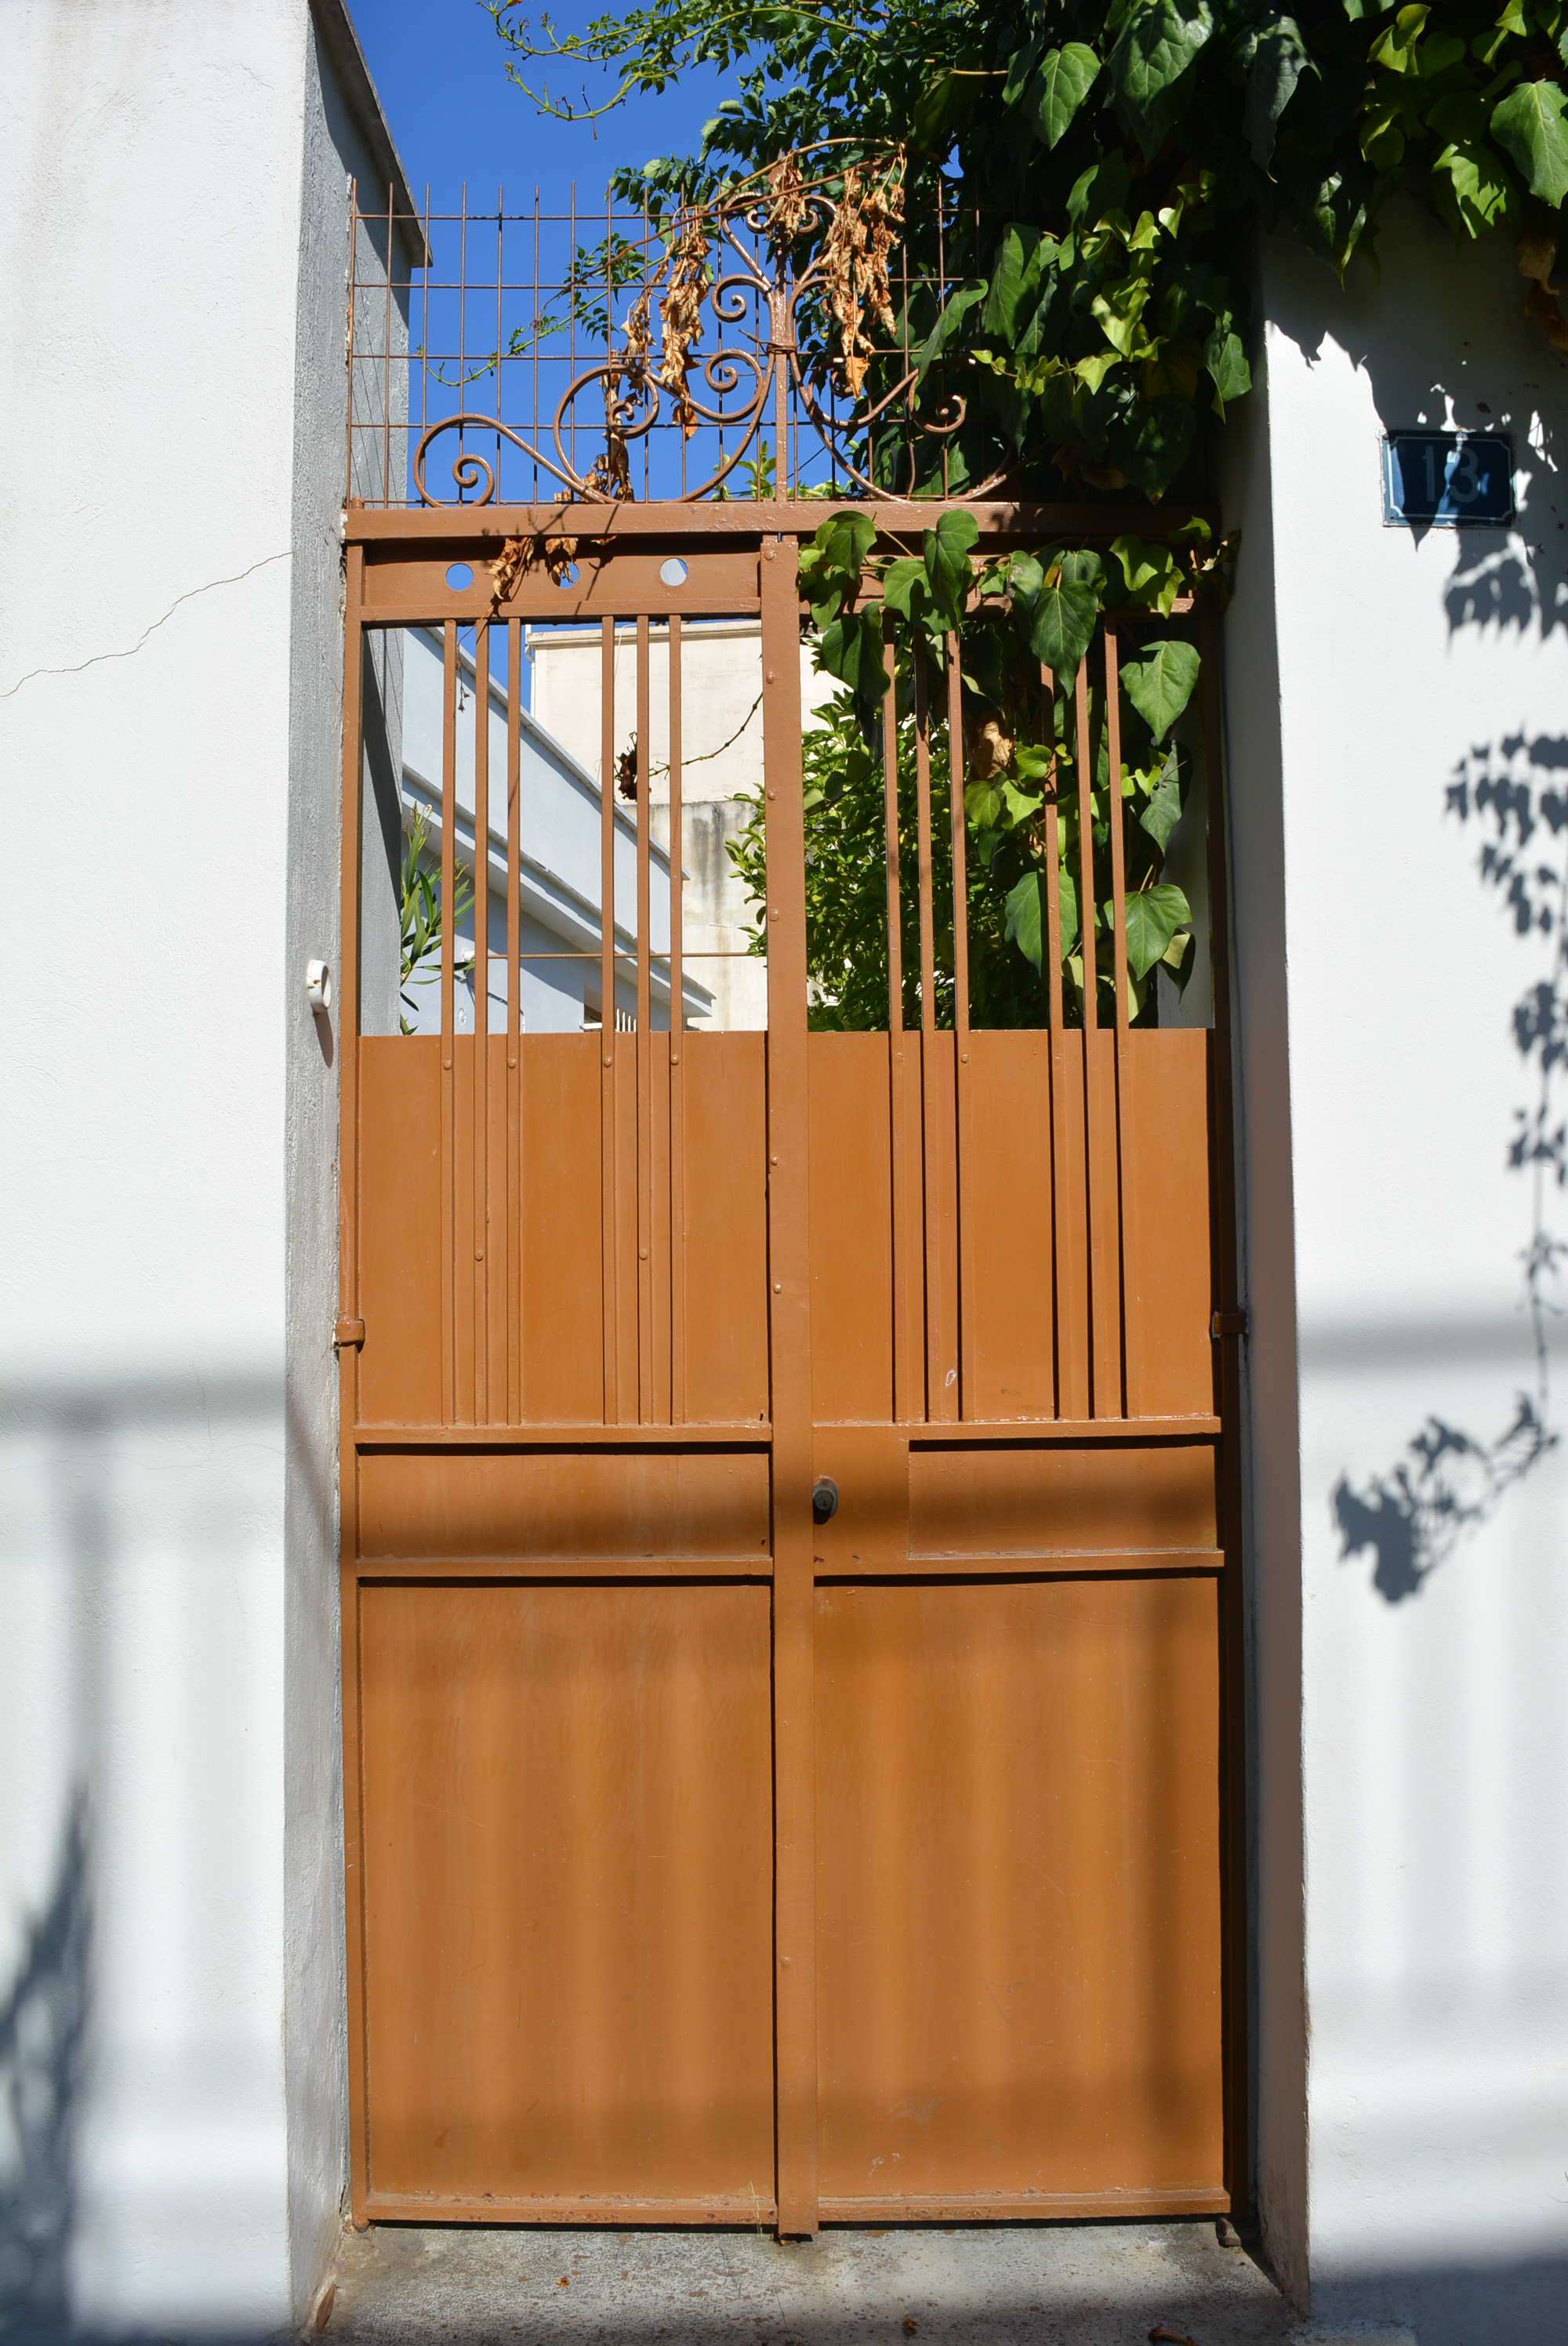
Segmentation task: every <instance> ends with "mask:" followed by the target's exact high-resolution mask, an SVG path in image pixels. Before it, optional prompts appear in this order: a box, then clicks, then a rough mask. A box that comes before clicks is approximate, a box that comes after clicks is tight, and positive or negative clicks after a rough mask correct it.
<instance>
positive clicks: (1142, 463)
mask: <svg viewBox="0 0 1568 2346" xmlns="http://www.w3.org/2000/svg"><path fill="white" fill-rule="evenodd" d="M485 5H487V6H488V7H489V8H490V10H491V13H492V14H493V15H494V17H495V20H496V24H497V27H498V30H499V31H500V32H501V34H502V36H503V37H504V40H505V42H506V44H507V46H508V51H509V70H510V71H511V72H512V74H513V76H514V78H515V79H516V80H517V81H518V82H519V83H520V84H521V85H522V87H524V88H525V89H527V90H528V91H529V93H530V95H531V96H532V97H534V98H535V102H536V103H540V104H543V105H545V106H546V107H549V108H550V109H551V110H552V111H555V112H557V113H560V114H564V115H566V116H568V117H570V116H575V115H580V114H582V113H583V112H585V111H587V112H592V111H596V110H599V108H600V107H602V106H613V105H614V104H616V102H618V100H619V98H621V97H625V96H626V95H628V94H630V93H631V92H632V91H634V90H635V91H640V92H644V93H657V92H658V91H661V90H663V89H664V88H666V87H668V85H669V84H670V83H671V82H672V81H674V80H677V79H678V77H679V76H680V75H681V74H682V73H683V72H685V71H686V70H687V69H688V68H689V67H691V66H699V65H700V66H711V67H717V68H718V69H719V71H720V72H722V73H724V74H726V75H728V76H729V77H730V79H731V80H732V82H733V94H732V95H730V96H729V97H727V98H726V99H725V100H724V101H723V103H722V104H721V105H720V106H719V107H718V111H717V113H716V114H715V115H714V117H712V119H711V120H710V121H709V122H708V124H707V125H706V127H705V130H704V134H703V138H702V141H701V144H700V147H699V148H698V150H697V152H696V153H694V154H687V155H680V156H666V157H660V158H654V159H653V160H651V161H649V162H648V163H647V164H646V165H644V166H643V167H642V168H640V169H635V170H632V169H628V170H624V171H621V172H619V173H617V174H616V178H615V179H614V181H613V182H612V188H613V191H614V192H615V193H616V194H617V195H618V196H620V197H621V198H622V199H626V200H629V201H636V202H642V201H647V203H648V204H649V205H650V206H651V207H652V209H653V210H654V211H655V213H656V214H658V213H660V212H661V210H662V209H667V208H669V207H670V206H671V205H672V204H673V203H674V202H675V201H676V200H677V197H678V196H680V195H681V194H685V195H686V196H687V197H688V198H691V199H704V198H707V197H709V196H712V195H715V194H718V193H719V192H720V191H722V190H723V189H725V188H727V187H730V186H733V185H735V184H737V183H738V181H740V180H743V179H747V178H748V177H749V176H750V175H752V174H753V173H755V172H758V171H759V170H761V169H763V168H766V167H767V166H768V165H769V164H770V163H771V162H772V161H773V159H774V158H775V157H777V156H778V155H779V154H780V153H781V152H784V151H786V150H789V149H799V150H805V149H808V148H819V147H820V146H821V144H822V143H823V142H824V141H833V142H836V144H835V148H834V155H835V158H836V161H835V166H834V168H844V167H847V166H848V165H850V164H851V163H855V162H857V161H863V162H874V161H875V160H876V159H877V158H885V157H886V156H887V155H888V154H890V153H891V151H893V150H894V149H895V148H903V149H904V150H905V151H906V154H907V158H908V176H907V179H906V183H905V210H906V219H907V237H908V243H909V259H910V262H911V270H912V273H913V278H914V280H915V281H914V282H912V283H911V289H910V291H909V297H908V300H907V301H905V302H904V303H903V305H902V309H901V314H900V315H899V317H898V319H897V321H896V327H897V331H896V332H895V333H894V334H893V335H892V336H891V337H890V338H889V343H890V347H889V350H888V352H887V353H886V354H885V356H884V359H883V361H882V362H881V366H880V369H879V367H878V366H877V365H873V367H872V369H871V373H870V375H869V377H868V378H867V380H866V382H865V383H864V386H863V396H864V399H865V401H866V403H868V404H869V403H871V402H872V401H873V400H874V398H875V396H876V394H877V393H878V392H879V391H881V390H885V389H887V388H888V387H890V385H891V382H893V381H894V380H895V379H896V375H895V370H896V369H899V368H901V365H902V363H903V362H902V356H901V354H902V352H903V351H904V350H905V349H907V350H909V351H910V352H912V353H914V354H915V357H916V362H917V366H918V370H919V373H920V377H921V392H922V393H925V394H926V395H927V396H928V398H929V400H930V403H931V404H932V406H933V407H936V406H940V405H941V404H942V403H948V404H949V406H950V408H951V409H952V412H956V408H957V404H958V403H962V413H963V422H962V428H961V429H960V430H959V431H958V432H957V433H954V434H952V435H950V436H949V438H948V439H947V441H946V443H945V458H946V461H945V465H944V464H943V463H942V453H943V452H942V446H941V445H939V444H936V443H935V442H933V443H932V446H931V448H930V450H929V464H928V471H927V476H926V477H924V478H922V479H921V481H920V482H919V483H918V484H917V487H918V488H919V489H920V490H921V491H922V492H923V493H925V494H940V493H941V492H942V489H943V488H945V489H946V490H947V491H948V492H950V493H951V494H953V495H962V493H963V491H964V489H965V487H966V485H968V484H972V483H975V482H978V481H980V480H982V479H989V478H991V477H993V475H994V474H997V473H998V472H999V471H1000V472H1001V473H1002V474H1003V477H1004V479H1005V480H1006V481H1007V483H1008V484H1009V486H1010V488H1011V489H1012V490H1013V493H1015V494H1020V495H1026V496H1035V497H1047V496H1049V495H1053V494H1060V493H1061V490H1062V487H1063V484H1067V485H1068V486H1069V487H1070V489H1071V490H1072V491H1073V493H1074V494H1077V495H1083V494H1085V493H1086V494H1088V495H1095V494H1096V493H1102V492H1104V493H1112V494H1116V495H1125V493H1126V492H1127V491H1128V490H1131V491H1133V492H1134V493H1135V495H1139V496H1142V497H1147V498H1151V499H1152V498H1157V497H1159V496H1161V495H1165V494H1166V492H1167V491H1168V490H1170V489H1171V488H1172V487H1173V485H1174V484H1177V483H1179V482H1180V481H1181V480H1182V478H1183V474H1184V469H1185V468H1187V467H1189V466H1190V465H1191V464H1192V463H1193V461H1194V452H1195V449H1196V447H1197V446H1198V444H1199V443H1200V442H1201V440H1202V438H1203V436H1204V434H1205V433H1206V432H1207V430H1209V429H1210V428H1212V422H1213V421H1217V420H1218V419H1221V418H1223V416H1224V414H1225V413H1226V412H1227V408H1228V406H1229V404H1230V403H1232V402H1233V401H1235V400H1237V399H1238V398H1241V397H1242V396H1244V395H1245V393H1246V392H1247V388H1248V384H1249V381H1250V377H1249V372H1248V368H1247V355H1246V352H1247V291H1246V284H1247V265H1248V246H1249V240H1250V238H1251V234H1252V232H1253V230H1254V227H1255V225H1256V224H1257V223H1258V222H1261V223H1262V224H1263V225H1264V226H1265V227H1268V228H1276V227H1279V226H1285V227H1288V228H1290V229H1292V230H1295V232H1296V233H1297V234H1298V235H1299V236H1300V237H1301V238H1302V239H1303V240H1305V241H1306V243H1307V244H1308V246H1309V247H1310V248H1311V249H1312V250H1313V251H1315V252H1316V253H1318V254H1319V255H1320V257H1321V258H1322V259H1323V260H1325V261H1327V262H1329V264H1330V265H1331V266H1332V267H1333V268H1335V269H1336V270H1339V271H1341V272H1343V270H1345V269H1346V268H1347V267H1348V266H1349V262H1350V260H1352V258H1353V257H1354V256H1355V255H1356V254H1358V253H1362V254H1365V255H1367V256H1369V258H1372V259H1374V260H1375V237H1376V230H1377V225H1378V221H1379V219H1380V216H1381V214H1382V212H1383V210H1384V209H1385V208H1386V206H1387V204H1388V203H1389V201H1390V199H1391V198H1392V197H1393V196H1394V195H1396V194H1397V193H1398V192H1400V190H1401V189H1409V190H1410V191H1411V192H1413V193H1414V195H1415V196H1416V197H1417V198H1419V199H1420V200H1421V201H1423V202H1425V203H1426V204H1427V205H1428V206H1429V207H1430V208H1431V209H1432V210H1433V211H1434V212H1436V213H1437V214H1438V215H1439V216H1440V217H1441V219H1444V220H1446V221H1447V222H1448V224H1449V225H1450V227H1451V229H1452V230H1453V232H1454V234H1455V235H1456V237H1460V238H1468V237H1473V236H1477V235H1479V234H1480V233H1481V231H1482V230H1484V229H1487V228H1490V227H1502V228H1503V229H1505V230H1507V231H1508V232H1509V234H1510V235H1511V236H1512V237H1513V238H1514V239H1515V240H1516V241H1517V243H1518V247H1519V253H1520V266H1521V269H1522V271H1523V273H1524V274H1525V276H1526V277H1527V278H1528V279H1529V280H1530V292H1529V298H1528V301H1527V304H1526V306H1527V308H1528V310H1529V311H1530V314H1531V315H1532V317H1533V318H1534V319H1535V320H1536V321H1537V322H1538V323H1539V325H1540V326H1541V327H1542V329H1543V331H1544V332H1545V334H1546V336H1547V338H1548V340H1549V341H1550V342H1552V343H1553V346H1554V347H1555V348H1556V349H1557V350H1559V351H1560V352H1565V353H1568V319H1565V318H1564V316H1563V309H1562V306H1561V303H1560V301H1559V297H1558V291H1557V287H1556V284H1555V281H1554V277H1553V271H1554V270H1555V267H1556V259H1557V246H1558V239H1559V233H1560V230H1561V225H1562V214H1563V204H1564V200H1565V199H1568V97H1565V85H1568V0H1412V5H1403V6H1396V5H1388V0H1296V5H1294V7H1293V8H1285V7H1281V6H1278V5H1274V0H1110V5H1109V6H1108V7H1107V6H1105V5H1102V0H805V5H776V0H733V5H728V6H727V7H725V8H724V9H722V10H718V11H716V10H713V9H711V8H709V7H707V6H706V5H698V0H641V5H632V6H630V7H629V8H627V9H626V11H625V13H624V14H621V15H605V16H602V17H600V18H598V19H596V20H595V21H594V22H593V23H591V24H590V25H589V26H587V27H586V29H585V31H584V32H582V33H580V34H563V33H560V32H558V31H556V30H555V29H554V28H553V27H552V26H551V25H550V22H549V20H548V19H547V18H545V19H540V20H537V21H535V20H533V19H531V18H529V17H528V16H527V15H524V12H523V10H522V8H521V7H520V6H519V5H517V0H485ZM562 74H566V75H569V76H571V81H570V82H569V83H565V82H562V81H561V80H560V79H559V78H557V79H556V80H555V82H554V83H552V81H551V79H550V76H552V75H554V76H561V75H562ZM591 76H598V77H599V80H600V83H601V85H602V87H601V89H600V94H599V97H597V98H595V97H593V96H591V95H590V94H589V93H588V90H587V78H588V77H591ZM578 84H581V87H582V94H581V95H580V96H579V95H578V94H576V85H578ZM939 210H940V213H941V220H940V227H939V223H938V214H939ZM939 234H940V239H941V249H940V251H939V250H938V237H939ZM896 436H897V435H896V434H894V433H891V431H890V432H889V433H886V434H884V435H883V437H882V440H881V442H880V443H879V441H878V439H877V435H876V434H875V433H873V434H871V454H872V457H873V460H874V461H876V462H879V463H881V464H882V465H883V467H884V470H889V469H890V468H891V465H892V464H893V461H894V449H893V442H894V440H895V438H896Z"/></svg>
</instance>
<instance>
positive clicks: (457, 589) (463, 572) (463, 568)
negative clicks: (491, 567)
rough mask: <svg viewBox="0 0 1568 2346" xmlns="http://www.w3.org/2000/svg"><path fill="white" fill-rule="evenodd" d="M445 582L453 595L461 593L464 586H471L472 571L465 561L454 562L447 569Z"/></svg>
mask: <svg viewBox="0 0 1568 2346" xmlns="http://www.w3.org/2000/svg"><path fill="white" fill-rule="evenodd" d="M446 583H447V585H448V586H450V587H451V589H452V591H453V594H454V595H461V594H462V592H463V588H464V587H465V586H473V571H472V570H471V569H470V568H469V566H468V565H467V563H466V562H454V563H453V565H452V566H451V567H450V568H449V569H448V571H447V574H446Z"/></svg>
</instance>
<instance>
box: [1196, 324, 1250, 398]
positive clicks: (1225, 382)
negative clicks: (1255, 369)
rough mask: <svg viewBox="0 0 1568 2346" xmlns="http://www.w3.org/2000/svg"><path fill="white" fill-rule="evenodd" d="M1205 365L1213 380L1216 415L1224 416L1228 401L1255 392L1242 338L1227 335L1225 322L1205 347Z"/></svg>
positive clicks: (1211, 335)
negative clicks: (1252, 390) (1251, 391)
mask: <svg viewBox="0 0 1568 2346" xmlns="http://www.w3.org/2000/svg"><path fill="white" fill-rule="evenodd" d="M1203 362H1204V364H1205V366H1206V367H1207V369H1208V371H1209V373H1210V374H1211V375H1212V376H1213V377H1214V404H1215V410H1216V413H1217V414H1219V415H1223V414H1224V413H1225V403H1226V401H1227V399H1240V398H1241V397H1242V395H1243V393H1246V392H1248V391H1250V390H1251V389H1252V370H1251V368H1250V367H1249V366H1248V365H1247V352H1245V351H1244V350H1243V349H1242V347H1241V337H1240V335H1239V334H1227V332H1226V331H1225V328H1224V325H1223V322H1222V323H1221V324H1220V325H1217V326H1216V328H1215V330H1214V331H1213V332H1212V333H1211V334H1210V336H1209V338H1208V340H1207V342H1206V343H1205V344H1204V348H1203Z"/></svg>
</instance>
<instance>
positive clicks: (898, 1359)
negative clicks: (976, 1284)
mask: <svg viewBox="0 0 1568 2346" xmlns="http://www.w3.org/2000/svg"><path fill="white" fill-rule="evenodd" d="M884 657H885V664H886V668H887V678H888V686H887V690H886V692H885V693H884V694H883V696H882V803H883V813H884V819H885V822H886V832H887V859H888V1107H889V1117H890V1122H889V1128H888V1169H889V1173H890V1176H891V1191H892V1198H891V1204H892V1234H893V1417H894V1419H895V1421H896V1422H897V1423H899V1424H901V1425H907V1424H908V1423H910V1421H911V1418H912V1417H913V1415H914V1394H915V1391H916V1387H917V1385H918V1383H919V1382H920V1377H919V1365H918V1363H917V1362H911V1359H910V1357H909V1345H910V1302H909V1277H908V1267H907V1265H906V1263H905V1260H904V1257H905V1253H906V1251H907V1249H908V1246H909V1239H910V1219H911V1217H910V1210H909V1200H908V1199H907V1197H906V1195H905V1191H904V1183H905V1179H906V1167H905V1161H904V1158H905V1150H904V964H903V931H902V921H903V913H902V908H901V902H900V893H899V882H900V877H901V875H900V870H899V710H898V691H897V678H896V672H895V662H894V654H893V648H892V646H891V644H889V646H888V647H887V651H886V654H885V656H884Z"/></svg>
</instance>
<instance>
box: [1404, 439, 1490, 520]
mask: <svg viewBox="0 0 1568 2346" xmlns="http://www.w3.org/2000/svg"><path fill="white" fill-rule="evenodd" d="M1383 519H1384V521H1385V522H1386V523H1388V524H1389V525H1391V526H1397V525H1399V524H1400V523H1411V522H1413V523H1415V524H1417V525H1419V526H1420V527H1423V528H1430V527H1432V526H1436V527H1438V528H1440V529H1467V528H1469V529H1498V528H1501V527H1502V525H1503V524H1504V523H1506V522H1511V521H1512V519H1513V448H1512V444H1511V443H1510V442H1509V441H1508V440H1507V439H1505V438H1504V437H1503V435H1502V433H1499V432H1390V433H1389V435H1388V437H1387V438H1386V439H1385V441H1384V442H1383Z"/></svg>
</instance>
